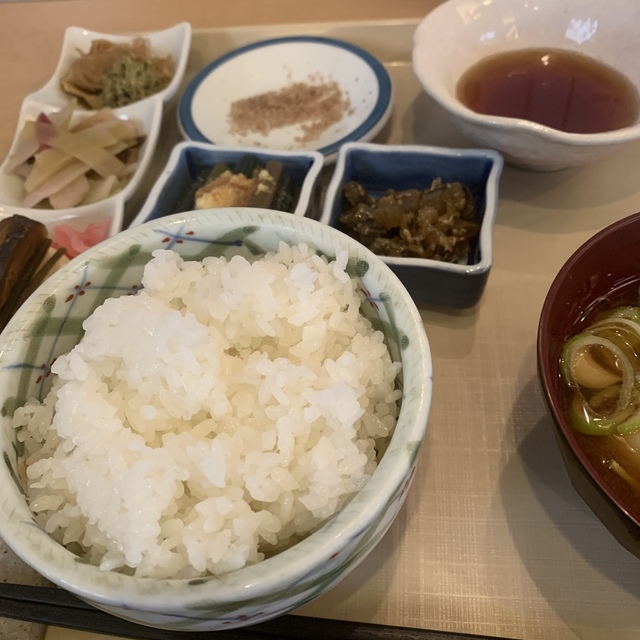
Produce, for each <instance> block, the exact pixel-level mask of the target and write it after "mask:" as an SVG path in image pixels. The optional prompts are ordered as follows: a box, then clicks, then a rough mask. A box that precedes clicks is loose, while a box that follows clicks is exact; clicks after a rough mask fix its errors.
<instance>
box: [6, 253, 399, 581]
mask: <svg viewBox="0 0 640 640" xmlns="http://www.w3.org/2000/svg"><path fill="white" fill-rule="evenodd" d="M153 255H154V257H153V259H152V261H151V262H150V263H149V264H148V265H147V266H146V267H145V271H144V277H143V281H142V284H143V287H144V288H143V289H142V290H141V291H140V292H139V293H137V294H136V295H131V296H122V297H119V298H110V299H107V300H106V301H105V303H104V304H103V305H102V306H100V307H99V308H98V309H97V310H96V311H95V312H94V313H93V314H92V315H91V316H90V317H89V318H88V319H87V320H86V321H85V322H84V325H83V327H84V330H85V334H84V337H83V338H82V340H81V341H80V342H79V343H78V344H77V345H76V346H75V347H74V348H73V349H72V350H71V351H70V352H69V353H68V354H66V355H63V356H60V357H59V358H58V359H57V360H56V361H55V363H54V364H53V366H52V368H51V370H52V373H53V374H54V375H55V376H56V379H55V381H54V383H53V387H52V389H51V391H50V392H49V393H48V395H47V396H46V397H45V398H44V400H43V401H42V402H39V401H37V400H35V399H34V400H30V401H28V402H27V404H26V405H25V406H24V407H21V408H18V409H17V410H16V411H15V413H14V416H13V427H14V428H15V429H17V430H18V432H19V436H20V439H21V440H23V441H24V445H25V448H26V452H25V458H26V465H27V478H28V491H27V497H28V500H29V504H30V506H31V509H32V511H33V512H34V514H35V516H36V521H37V523H38V524H39V525H40V526H41V527H42V528H43V529H44V530H45V531H46V532H47V533H49V534H51V535H52V536H53V537H54V538H55V539H56V540H58V541H59V542H60V543H62V544H64V545H65V546H67V547H68V548H69V549H71V550H73V551H74V552H75V553H77V554H78V555H79V556H81V557H84V558H86V559H87V560H89V561H90V562H91V563H92V564H96V565H99V566H100V568H101V569H103V570H113V569H117V570H122V571H124V572H125V573H130V574H132V575H134V576H136V577H150V578H156V579H157V578H193V577H197V576H204V575H221V574H224V573H226V572H229V571H233V570H236V569H239V568H241V567H243V566H245V565H250V564H255V563H257V562H259V561H261V560H262V559H264V557H265V554H267V555H269V554H272V553H274V552H276V551H278V550H280V549H282V548H284V547H286V546H288V545H291V544H292V543H294V542H296V541H298V540H299V539H301V538H302V537H304V536H306V535H308V534H309V533H310V532H313V531H314V530H316V529H317V528H318V527H319V526H320V525H321V524H322V523H323V522H325V521H326V520H327V519H328V518H330V517H331V516H333V515H334V514H335V513H336V512H338V511H339V510H340V509H341V508H342V507H343V506H344V505H345V504H346V503H347V502H348V501H349V500H350V498H351V497H352V496H353V495H354V494H355V493H357V492H358V491H359V490H361V489H362V487H363V486H364V485H365V484H366V483H367V481H368V479H369V478H370V477H371V475H372V473H373V471H374V470H375V468H376V465H377V459H376V446H377V444H378V448H380V446H379V445H380V443H381V442H383V439H385V438H387V436H389V434H390V433H391V432H392V430H393V428H394V425H395V423H396V419H397V414H398V401H399V399H400V397H401V395H402V393H401V391H400V390H398V388H397V385H396V378H397V375H398V373H399V371H400V364H399V363H394V362H392V360H391V357H390V355H389V351H388V349H387V346H386V345H385V343H384V336H383V334H382V333H381V332H380V331H375V330H374V329H373V328H372V325H371V323H370V322H369V320H367V319H366V318H364V317H363V316H362V315H361V314H360V311H359V310H360V305H361V302H362V295H361V293H360V291H359V290H358V286H357V283H356V281H355V280H353V279H351V278H350V277H349V275H348V274H347V273H346V271H345V267H346V264H347V257H348V256H347V252H346V251H342V252H340V253H339V254H338V256H337V258H336V260H335V261H333V262H329V261H328V260H326V259H324V258H321V257H319V256H318V255H316V252H315V251H314V250H312V249H310V248H309V247H308V246H307V245H304V244H301V245H299V246H297V247H295V246H294V247H291V246H289V245H287V244H285V243H281V244H280V247H279V249H278V250H277V251H276V252H272V253H270V254H268V255H267V256H266V257H265V258H264V259H260V260H255V261H249V260H247V259H246V258H244V257H241V256H234V257H233V258H231V259H230V260H226V259H225V258H217V257H209V258H205V259H204V260H203V261H183V259H182V258H181V257H180V256H179V255H178V254H177V253H175V252H173V251H166V250H157V251H155V252H154V254H153Z"/></svg>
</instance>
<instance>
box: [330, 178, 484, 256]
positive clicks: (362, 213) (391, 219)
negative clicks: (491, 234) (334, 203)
mask: <svg viewBox="0 0 640 640" xmlns="http://www.w3.org/2000/svg"><path fill="white" fill-rule="evenodd" d="M343 194H344V198H345V200H346V203H345V210H344V212H343V213H342V215H341V216H340V218H339V219H338V221H339V223H340V225H341V226H342V227H343V228H344V229H345V230H346V231H347V233H348V234H349V235H351V236H353V237H354V238H355V239H356V240H358V241H359V242H361V243H362V244H364V245H365V246H366V247H367V248H368V249H371V251H373V252H374V253H376V254H378V255H381V256H396V257H408V258H430V259H433V260H443V261H444V262H456V263H460V262H466V261H468V259H469V252H470V249H471V241H472V240H476V239H477V237H478V233H480V224H479V223H478V221H477V218H476V206H475V203H474V200H473V195H472V194H471V192H470V191H469V189H468V187H466V186H465V185H463V184H461V183H460V182H445V183H443V182H442V180H441V179H440V178H435V179H434V180H433V181H432V182H431V185H430V186H429V187H427V188H425V189H422V188H417V189H404V190H401V191H396V190H395V189H387V191H386V192H385V193H383V194H382V195H381V196H379V197H375V196H372V195H370V194H369V193H368V192H367V190H366V188H365V187H363V186H362V184H360V183H359V182H356V181H355V180H353V181H351V182H347V184H345V185H344V187H343Z"/></svg>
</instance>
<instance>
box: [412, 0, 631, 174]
mask: <svg viewBox="0 0 640 640" xmlns="http://www.w3.org/2000/svg"><path fill="white" fill-rule="evenodd" d="M637 16H638V5H637V3H636V2H635V1H634V0H609V1H608V2H602V1H601V0H583V1H581V2H577V1H576V0H536V1H535V2H530V1H529V0H491V1H490V2H489V1H483V0H448V2H445V3H443V4H441V5H440V6H438V7H436V8H435V9H434V10H433V11H431V12H430V13H429V14H427V16H426V17H425V18H424V19H423V20H422V21H421V22H420V24H419V25H418V27H417V29H416V31H415V35H414V49H413V68H414V71H415V73H416V75H417V77H418V79H419V80H420V82H421V83H422V86H423V88H424V90H425V91H426V92H427V94H429V95H430V96H431V97H432V98H433V99H434V100H435V101H436V102H438V103H439V104H440V105H441V106H442V107H443V108H444V109H445V110H446V111H447V113H448V114H449V115H450V117H451V119H452V121H453V123H454V124H455V125H456V126H457V127H458V128H459V129H460V130H461V131H462V133H463V134H464V135H465V136H467V137H468V138H469V139H470V140H473V141H474V142H476V143H477V144H479V145H480V146H483V147H488V148H493V149H496V150H498V151H500V152H501V153H503V154H504V156H505V160H506V161H507V162H508V163H510V164H513V165H516V166H520V167H523V168H526V169H534V170H555V169H562V168H565V167H570V166H580V165H584V164H587V163H588V162H591V161H593V160H596V159H598V158H600V157H602V156H604V155H606V154H607V153H610V152H611V151H613V150H614V149H615V148H616V147H617V146H618V145H621V144H624V143H626V142H629V141H631V140H635V139H637V138H640V123H639V122H636V123H635V124H633V125H631V126H628V127H625V128H623V129H618V130H614V131H609V132H605V133H592V134H582V133H566V132H564V131H559V130H557V129H552V128H550V127H546V126H544V125H541V124H537V123H534V122H531V121H528V120H521V119H517V118H504V117H496V116H489V115H483V114H479V113H476V112H474V111H472V110H471V109H468V108H467V107H466V106H465V105H463V104H462V103H461V102H460V101H459V100H458V98H457V96H456V85H457V83H458V80H459V79H460V77H461V76H462V74H463V73H464V72H465V71H466V70H467V69H468V68H469V67H471V66H472V65H473V64H474V63H476V62H478V61H480V60H481V59H482V58H485V57H486V56H489V55H492V54H497V53H502V52H505V51H511V50H515V49H529V48H540V47H544V48H554V49H564V50H569V51H575V52H579V53H582V54H585V55H587V56H589V57H591V58H594V59H595V60H597V61H599V62H603V63H605V64H607V65H609V66H611V67H613V68H614V69H616V70H618V71H620V72H621V73H623V74H624V75H625V76H627V78H628V79H629V80H630V81H631V82H632V83H633V84H634V85H635V86H636V88H640V67H639V66H638V65H637V63H636V60H637V58H638V54H640V40H638V38H637V30H636V29H635V28H631V26H630V25H632V24H634V23H635V22H637Z"/></svg>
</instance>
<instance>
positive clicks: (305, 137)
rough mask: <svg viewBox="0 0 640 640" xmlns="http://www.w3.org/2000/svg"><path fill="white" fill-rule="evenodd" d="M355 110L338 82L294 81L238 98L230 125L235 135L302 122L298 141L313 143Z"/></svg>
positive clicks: (262, 131) (259, 131)
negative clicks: (279, 87)
mask: <svg viewBox="0 0 640 640" xmlns="http://www.w3.org/2000/svg"><path fill="white" fill-rule="evenodd" d="M350 109H351V103H350V101H349V97H348V96H345V95H344V94H343V93H342V91H341V89H340V87H339V86H338V83H337V82H335V81H331V82H322V83H315V82H314V83H307V82H294V83H292V84H290V85H288V86H286V87H284V88H283V89H280V90H278V91H268V92H267V93H262V94H259V95H256V96H251V97H249V98H244V99H242V100H236V101H235V102H233V103H232V104H231V108H230V110H229V116H228V120H229V125H230V129H231V133H232V134H234V135H241V136H246V135H247V134H248V133H249V132H253V133H259V134H262V135H265V134H267V133H269V132H270V131H272V130H273V129H279V128H281V127H287V126H292V125H297V124H298V125H300V126H301V128H302V133H301V134H300V135H299V136H296V137H295V142H302V143H306V142H311V141H312V140H315V139H316V138H318V137H319V136H320V134H321V133H323V132H324V131H326V130H327V129H328V128H329V127H331V126H332V125H334V124H335V123H336V122H339V121H340V120H341V119H342V117H343V116H344V115H345V113H347V112H349V110H350Z"/></svg>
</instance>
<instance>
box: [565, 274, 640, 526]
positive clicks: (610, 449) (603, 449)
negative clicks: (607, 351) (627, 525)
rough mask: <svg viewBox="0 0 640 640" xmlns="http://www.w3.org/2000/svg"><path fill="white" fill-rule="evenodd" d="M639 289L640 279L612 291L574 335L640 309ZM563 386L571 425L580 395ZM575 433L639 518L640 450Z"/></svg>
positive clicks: (609, 439) (616, 440)
mask: <svg viewBox="0 0 640 640" xmlns="http://www.w3.org/2000/svg"><path fill="white" fill-rule="evenodd" d="M639 286H640V279H634V280H632V281H629V282H627V283H625V284H623V285H621V286H620V287H619V288H617V289H616V290H614V291H612V292H611V294H610V295H609V296H608V297H607V298H606V300H601V301H599V302H598V303H597V304H596V305H594V306H593V307H592V308H590V309H588V310H587V312H586V313H585V315H584V317H583V318H582V319H581V321H580V323H579V325H578V326H577V327H576V330H575V331H574V334H576V335H578V334H581V333H584V332H585V331H588V330H589V329H590V328H592V327H593V325H594V324H595V323H597V322H599V321H601V320H602V319H603V318H606V317H608V316H609V315H610V314H611V312H612V311H613V310H614V309H619V308H621V307H629V308H633V307H635V308H638V309H640V296H639ZM563 386H564V387H565V390H566V393H565V394H564V402H563V404H564V410H565V412H566V414H567V416H568V417H569V422H570V423H572V422H573V420H574V419H575V416H572V414H571V407H572V403H573V401H574V399H575V396H576V392H575V391H574V390H573V389H571V388H570V387H569V386H568V385H566V384H563ZM574 427H575V425H574ZM638 433H640V432H638ZM574 434H575V438H576V441H577V443H578V446H579V447H580V449H581V450H582V451H583V453H584V454H585V455H586V457H587V458H588V459H589V461H590V462H591V464H592V465H593V466H594V467H595V468H596V469H598V470H599V472H600V474H601V477H602V479H603V480H604V481H605V482H606V484H607V485H608V486H609V487H610V489H611V490H612V491H613V492H614V493H615V495H616V496H618V497H619V498H620V499H621V500H622V501H623V502H624V503H625V505H627V506H628V508H629V510H630V511H632V512H633V514H634V515H635V516H636V517H640V451H636V452H633V451H631V450H629V448H628V447H627V446H626V445H625V444H623V441H622V440H621V439H620V438H617V437H616V436H615V435H613V434H608V435H588V434H586V433H582V432H581V431H580V430H578V429H576V428H574ZM639 438H640V436H638V435H634V436H633V441H634V446H635V445H636V444H637V443H638V442H639ZM612 463H613V465H615V464H620V465H623V468H624V471H626V472H627V473H628V475H629V476H630V478H631V479H630V480H627V479H625V478H623V477H622V476H621V475H620V473H617V472H616V471H614V470H613V468H612Z"/></svg>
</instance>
